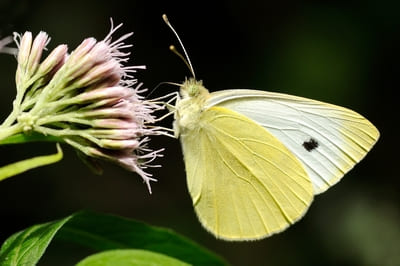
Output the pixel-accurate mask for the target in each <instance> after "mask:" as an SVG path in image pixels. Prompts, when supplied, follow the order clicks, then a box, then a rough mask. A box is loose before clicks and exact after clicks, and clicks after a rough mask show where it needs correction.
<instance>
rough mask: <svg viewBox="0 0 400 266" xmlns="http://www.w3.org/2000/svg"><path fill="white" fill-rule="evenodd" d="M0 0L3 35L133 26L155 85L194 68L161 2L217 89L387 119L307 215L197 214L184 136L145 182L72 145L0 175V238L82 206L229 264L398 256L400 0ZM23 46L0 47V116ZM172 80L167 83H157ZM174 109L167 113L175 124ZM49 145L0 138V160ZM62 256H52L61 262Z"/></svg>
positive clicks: (75, 251) (66, 255) (135, 59)
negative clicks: (57, 158)
mask: <svg viewBox="0 0 400 266" xmlns="http://www.w3.org/2000/svg"><path fill="white" fill-rule="evenodd" d="M276 2H277V1H273V2H267V1H237V0H234V1H193V2H191V1H185V2H172V1H160V2H157V1H126V2H124V1H119V0H114V1H107V2H102V1H75V0H70V1H63V2H61V1H5V0H0V35H1V36H6V35H9V34H11V33H12V32H13V31H17V32H20V33H22V32H24V31H26V30H29V31H32V32H33V33H35V34H36V33H38V32H39V31H40V30H44V31H46V32H47V33H48V34H49V35H50V36H51V38H52V40H51V42H50V44H49V45H48V48H49V49H52V48H54V47H55V46H56V45H57V44H60V43H66V44H68V45H69V47H70V50H72V49H73V48H75V47H76V46H77V45H78V44H79V43H80V42H81V41H82V40H83V39H84V38H86V37H89V36H93V37H96V38H97V39H102V38H103V37H104V36H105V35H106V34H107V33H108V30H109V25H110V24H109V18H110V17H112V18H113V19H114V21H115V23H121V22H122V23H124V26H123V28H122V30H119V31H118V32H117V34H116V36H117V35H118V34H121V35H122V34H123V33H125V32H129V31H133V32H134V33H135V34H134V36H133V37H132V38H131V39H130V41H131V42H133V44H134V47H133V48H132V57H131V62H130V63H131V64H134V65H143V64H144V65H146V66H147V70H145V71H140V72H139V73H137V74H136V77H137V78H138V79H139V80H140V81H142V82H144V84H145V86H146V87H147V88H149V89H152V88H154V87H155V86H156V85H157V84H159V83H160V82H163V81H171V82H182V81H183V80H184V78H185V77H186V76H190V72H189V71H188V69H187V68H186V66H185V65H184V64H183V63H182V61H180V59H179V58H178V57H176V56H175V55H174V54H173V53H171V52H170V51H169V50H168V46H169V45H170V44H175V45H176V46H178V45H177V41H176V39H175V37H174V36H173V34H172V32H171V31H170V30H169V29H168V27H167V26H166V25H165V24H164V22H163V21H162V19H161V15H162V14H163V13H167V14H168V16H169V19H170V21H171V22H172V24H173V25H174V26H175V28H176V30H177V31H178V32H179V34H180V36H181V38H182V40H183V42H184V44H185V46H186V48H187V50H188V52H189V55H190V57H191V60H192V63H193V65H194V69H195V71H196V75H197V78H199V79H202V80H203V81H204V84H205V86H206V87H207V88H208V89H209V90H210V91H214V90H219V89H227V88H258V89H266V90H270V91H278V92H284V93H290V94H294V95H299V96H304V97H308V98H313V99H317V100H322V101H326V102H330V103H334V104H338V105H342V106H345V107H349V108H351V109H353V110H355V111H357V112H359V113H361V114H363V115H364V116H365V117H367V118H368V119H369V120H370V121H371V122H373V123H374V124H375V125H376V126H377V128H378V129H379V130H380V132H381V139H380V140H379V141H378V143H377V145H376V147H374V149H373V150H372V151H371V152H370V153H369V155H368V156H367V157H366V158H365V159H364V160H363V161H362V162H361V163H360V164H359V165H357V166H356V167H355V169H353V170H352V171H351V172H350V173H348V174H347V175H346V177H345V178H344V179H343V180H342V181H341V182H340V183H339V184H338V185H336V186H335V187H333V188H331V189H330V190H328V191H327V192H326V193H324V194H322V195H319V196H316V198H315V201H314V203H313V204H312V205H311V207H310V209H309V211H308V213H307V214H306V216H305V217H304V218H303V219H302V220H300V221H299V222H298V223H296V224H295V225H294V226H292V227H290V228H289V229H288V230H286V231H285V232H283V233H281V234H278V235H274V236H272V237H270V238H267V239H264V240H261V241H254V242H242V243H237V242H225V241H221V240H216V239H215V238H214V237H213V236H212V235H210V234H209V233H207V232H206V231H205V230H204V229H203V228H202V227H201V225H200V223H199V222H198V221H197V218H196V215H195V213H194V211H193V208H192V206H191V199H190V196H189V194H188V191H187V188H186V180H185V172H184V165H183V160H182V154H181V150H180V145H179V142H178V141H177V140H175V139H170V138H166V137H154V138H152V141H151V146H152V147H154V148H155V149H157V148H161V147H165V148H166V151H165V152H164V154H165V156H164V158H161V159H160V160H158V163H160V164H162V165H163V167H162V168H160V169H154V170H153V171H152V173H153V174H154V176H155V177H157V178H158V180H159V181H158V182H157V183H153V186H152V188H153V194H152V195H149V193H148V191H147V189H146V187H145V185H143V184H142V182H141V179H140V177H138V176H137V175H135V174H134V173H129V172H127V171H124V170H123V169H120V168H118V167H116V166H113V165H108V164H106V165H105V172H104V174H103V175H102V176H97V175H94V174H92V173H91V172H90V171H89V169H88V168H87V167H86V166H85V165H84V164H83V163H82V162H81V161H80V160H79V159H78V158H77V156H76V155H75V152H74V151H73V149H72V148H70V147H68V146H64V151H65V157H64V159H63V160H62V161H61V162H60V163H57V164H55V165H51V166H47V167H42V168H39V169H34V170H32V171H29V172H27V173H24V174H21V175H19V176H16V177H13V178H10V179H8V180H5V181H3V182H1V183H0V203H1V205H0V214H1V218H0V240H1V241H3V240H4V239H6V238H7V237H8V236H9V235H11V234H12V233H14V232H16V231H18V230H21V229H23V228H26V227H28V226H30V225H32V224H36V223H41V222H46V221H50V220H54V219H57V218H60V217H64V216H67V215H69V214H71V213H73V212H75V211H78V210H81V209H91V210H96V211H102V212H107V213H113V214H118V215H123V216H126V217H131V218H134V219H137V220H142V221H145V222H147V223H149V224H153V225H158V226H164V227H169V228H172V229H174V230H175V231H177V232H179V233H181V234H183V235H186V236H187V237H189V238H192V239H193V240H195V241H197V242H199V243H201V244H203V245H204V246H206V247H208V248H209V249H211V250H213V251H215V252H217V253H218V254H220V255H222V256H223V257H225V258H226V259H227V260H228V261H229V262H230V263H232V264H233V265H339V264H340V265H398V264H400V254H399V253H398V247H399V246H400V213H399V210H400V208H399V204H398V203H399V202H400V201H399V177H400V176H399V174H398V172H395V171H396V170H395V166H396V164H398V154H399V145H398V139H397V136H398V132H399V131H398V123H399V119H398V113H399V111H398V109H397V107H398V104H397V98H395V94H394V93H395V92H396V90H398V85H397V84H398V82H397V81H398V77H399V71H398V70H399V56H398V47H399V43H398V42H397V38H398V29H399V26H400V18H399V16H398V10H399V5H398V4H397V6H396V5H395V4H394V2H390V1H363V2H362V4H360V3H358V2H356V1H346V2H340V1H323V3H320V2H317V1H296V2H295V3H292V2H289V1H280V2H279V3H276ZM15 67H16V60H15V59H14V58H13V57H12V56H7V55H0V70H1V71H0V78H1V83H0V92H1V99H0V100H1V104H0V109H1V110H0V117H1V118H2V119H3V118H5V117H6V115H7V114H8V113H9V112H10V110H11V106H12V104H11V103H12V99H13V98H14V96H15V85H14V72H15ZM174 90H176V88H175V87H173V86H161V87H160V88H159V89H157V91H156V92H155V93H154V94H153V95H152V97H156V96H159V95H163V94H166V93H169V92H172V91H174ZM171 123H172V121H171V120H168V121H165V122H164V124H163V125H164V126H168V127H170V126H171ZM53 151H54V146H53V145H52V144H29V145H23V146H12V147H6V146H4V147H0V162H1V164H2V165H4V164H6V163H9V162H13V161H16V160H20V159H22V158H24V157H28V156H30V155H37V154H43V153H49V152H53ZM85 254H86V253H85V252H83V251H82V250H80V249H79V248H76V247H72V246H69V245H64V244H56V245H52V248H51V250H50V251H49V253H48V254H47V255H46V256H45V258H44V259H43V260H42V261H41V263H40V264H39V265H71V264H72V263H74V262H76V260H77V259H79V258H81V256H83V255H85ZM56 261H57V263H56Z"/></svg>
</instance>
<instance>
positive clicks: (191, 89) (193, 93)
mask: <svg viewBox="0 0 400 266" xmlns="http://www.w3.org/2000/svg"><path fill="white" fill-rule="evenodd" d="M188 93H189V96H191V97H194V96H197V95H198V94H199V88H198V87H197V86H193V85H192V86H190V87H189V89H188Z"/></svg>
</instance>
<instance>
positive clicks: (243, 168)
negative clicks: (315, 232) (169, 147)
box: [181, 107, 313, 240]
mask: <svg viewBox="0 0 400 266" xmlns="http://www.w3.org/2000/svg"><path fill="white" fill-rule="evenodd" d="M181 143H182V148H183V153H184V158H185V165H186V171H187V182H188V188H189V191H190V193H191V196H192V199H193V205H194V206H195V210H196V213H197V215H198V217H199V219H200V221H201V223H202V224H203V226H204V227H205V228H206V229H207V230H209V231H210V232H212V233H213V234H214V235H216V236H217V237H219V238H223V239H227V240H243V239H258V238H263V237H266V236H269V235H271V234H273V233H276V232H279V231H282V230H283V229H285V228H287V227H288V226H289V225H290V224H292V223H294V222H295V221H297V220H298V219H300V218H301V217H302V216H303V215H304V213H305V212H306V210H307V208H308V206H309V205H310V203H311V201H312V198H313V187H312V183H311V180H310V178H309V177H308V175H307V173H306V171H305V169H304V167H303V165H302V164H301V163H300V161H299V160H298V159H297V158H296V157H295V156H294V155H293V153H292V152H290V151H289V150H288V149H287V148H286V147H285V145H284V144H283V143H282V142H281V141H279V140H278V139H277V138H276V137H274V136H273V135H272V134H270V133H269V132H268V131H267V130H265V129H264V128H263V127H261V126H260V125H258V124H257V123H255V122H253V121H252V120H250V119H248V118H246V117H245V116H243V115H241V114H238V113H236V112H233V111H231V110H228V109H226V108H222V107H211V108H208V109H206V110H204V111H203V112H202V113H201V115H200V119H199V122H198V125H197V127H196V128H195V129H193V130H190V131H187V132H185V134H182V135H181Z"/></svg>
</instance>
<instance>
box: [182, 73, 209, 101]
mask: <svg viewBox="0 0 400 266" xmlns="http://www.w3.org/2000/svg"><path fill="white" fill-rule="evenodd" d="M180 94H181V96H182V98H184V99H185V98H207V96H208V94H209V92H208V90H207V89H206V88H205V87H204V86H203V82H202V81H201V80H195V79H194V78H190V79H186V80H185V82H183V84H182V86H181V89H180Z"/></svg>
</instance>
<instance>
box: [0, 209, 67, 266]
mask: <svg viewBox="0 0 400 266" xmlns="http://www.w3.org/2000/svg"><path fill="white" fill-rule="evenodd" d="M69 219H71V216H68V217H66V218H64V219H62V220H58V221H55V222H50V223H45V224H40V225H34V226H31V227H29V228H28V229H25V230H24V231H21V232H18V233H16V234H14V235H12V236H11V237H9V238H8V239H7V240H6V241H5V242H4V243H3V245H2V247H1V249H0V265H2V266H20V265H36V263H37V262H38V261H39V259H40V258H41V257H42V256H43V253H44V252H45V251H46V248H47V246H48V245H49V244H50V242H51V240H52V239H53V237H54V235H55V234H56V233H57V231H58V230H59V229H60V227H62V226H63V225H64V224H65V223H66V222H67V221H68V220H69Z"/></svg>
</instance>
